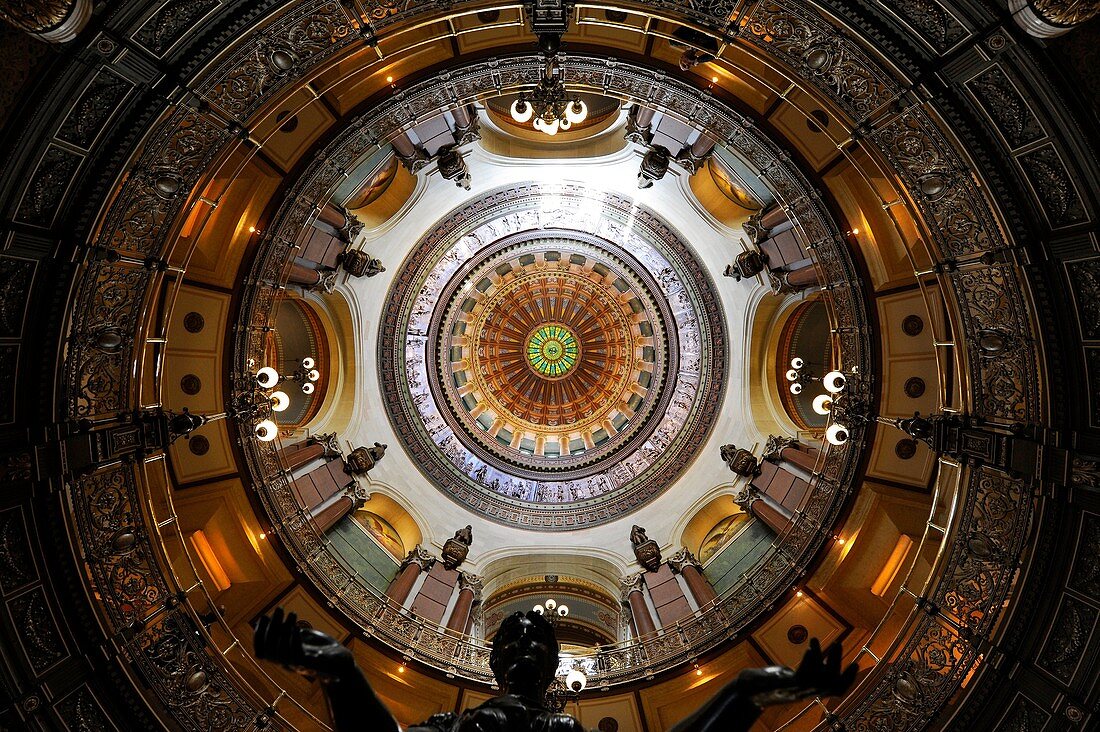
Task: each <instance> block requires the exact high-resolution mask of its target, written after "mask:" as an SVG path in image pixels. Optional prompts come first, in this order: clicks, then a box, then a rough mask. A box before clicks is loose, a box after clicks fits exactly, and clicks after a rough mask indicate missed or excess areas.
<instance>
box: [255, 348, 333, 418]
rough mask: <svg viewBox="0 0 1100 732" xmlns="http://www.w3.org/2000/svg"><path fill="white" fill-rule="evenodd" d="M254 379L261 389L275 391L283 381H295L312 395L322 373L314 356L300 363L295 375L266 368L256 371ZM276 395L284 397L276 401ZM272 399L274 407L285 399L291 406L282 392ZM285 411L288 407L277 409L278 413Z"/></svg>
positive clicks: (307, 357) (303, 390)
mask: <svg viewBox="0 0 1100 732" xmlns="http://www.w3.org/2000/svg"><path fill="white" fill-rule="evenodd" d="M254 378H255V379H256V383H257V384H258V385H259V387H260V388H261V389H273V388H274V387H275V386H276V385H278V384H279V383H280V382H282V381H286V380H293V381H297V382H298V383H299V384H301V388H302V392H303V393H305V394H312V393H313V392H314V391H316V388H317V387H316V386H315V384H316V382H317V381H320V379H321V372H320V371H319V370H318V369H317V361H316V359H314V358H313V357H312V356H306V357H305V358H303V359H302V360H301V361H299V362H298V368H296V369H294V373H293V374H290V375H289V376H284V375H282V374H280V373H279V372H278V371H276V370H275V369H273V368H271V367H270V366H264V367H263V368H261V369H258V370H257V371H256V373H255V375H254ZM276 394H282V397H280V398H278V399H276V396H275V395H276ZM271 398H272V405H275V404H281V403H282V402H283V399H284V398H286V402H287V406H289V404H290V401H289V398H287V396H286V394H285V393H284V392H281V391H279V392H275V393H273V394H272V395H271ZM284 409H286V406H284V407H282V408H281V409H280V408H278V407H275V411H276V412H281V411H283V410H284Z"/></svg>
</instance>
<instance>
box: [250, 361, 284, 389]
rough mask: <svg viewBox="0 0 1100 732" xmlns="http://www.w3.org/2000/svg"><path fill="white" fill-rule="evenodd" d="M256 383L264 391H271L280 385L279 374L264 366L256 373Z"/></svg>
mask: <svg viewBox="0 0 1100 732" xmlns="http://www.w3.org/2000/svg"><path fill="white" fill-rule="evenodd" d="M256 383H257V384H259V385H260V386H261V387H263V388H264V389H270V388H271V387H273V386H275V385H276V384H278V383H279V372H278V371H276V370H275V369H273V368H271V367H270V366H264V367H263V368H262V369H260V370H259V371H257V372H256Z"/></svg>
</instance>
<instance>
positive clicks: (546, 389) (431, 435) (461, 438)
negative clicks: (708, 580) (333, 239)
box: [379, 184, 726, 530]
mask: <svg viewBox="0 0 1100 732" xmlns="http://www.w3.org/2000/svg"><path fill="white" fill-rule="evenodd" d="M563 221H567V222H569V223H570V227H569V229H562V228H560V224H561V222H563ZM704 342H706V343H708V344H710V345H711V348H708V349H703V348H702V347H701V344H702V343H704ZM379 349H380V351H379V366H380V370H381V375H382V381H383V390H384V392H385V393H386V394H387V408H388V410H389V415H390V418H391V421H392V422H393V423H394V427H395V430H396V432H397V434H398V435H399V436H400V438H401V440H402V442H403V444H404V447H405V448H406V449H407V450H408V451H409V453H410V456H411V457H412V459H413V462H414V463H416V464H417V465H418V466H419V467H420V469H421V470H422V472H423V473H424V474H425V475H426V476H427V477H428V478H429V479H430V480H432V481H433V482H434V483H435V484H436V485H437V486H439V487H440V488H441V489H442V490H443V491H444V492H446V493H447V494H448V495H449V496H450V497H451V498H453V499H454V500H457V501H460V502H462V503H464V504H465V505H467V506H469V507H471V508H473V509H474V510H477V511H480V512H481V513H483V514H485V515H486V516H488V517H490V518H492V519H494V520H497V521H500V522H502V523H509V524H517V525H521V526H525V527H529V528H540V529H547V530H553V529H575V528H579V527H581V526H586V525H594V524H599V523H603V522H606V521H609V520H612V519H614V518H616V517H618V516H620V515H622V513H624V512H626V511H629V510H632V509H634V508H637V507H639V506H640V505H642V504H643V503H644V502H645V501H647V500H649V499H651V498H653V497H654V496H656V495H657V494H658V493H659V492H660V491H661V490H662V489H663V488H664V487H665V486H667V485H668V484H669V483H671V482H672V481H673V480H674V479H675V477H676V476H677V475H678V474H679V473H680V472H682V471H683V469H684V468H685V467H686V466H687V465H688V464H689V463H690V462H691V460H692V459H693V457H694V454H695V453H696V452H697V450H696V448H697V447H698V446H699V445H700V444H702V442H703V440H705V439H706V436H707V435H708V433H709V430H710V427H711V421H712V419H713V415H715V414H716V413H717V411H718V406H719V404H720V401H721V397H722V387H723V385H724V382H725V379H724V375H725V373H726V341H725V327H724V324H723V322H722V316H721V312H720V309H719V306H718V299H717V297H716V295H715V292H714V288H713V284H712V283H711V281H710V280H709V278H708V276H707V274H706V272H705V271H704V269H703V268H702V266H701V265H700V264H699V263H698V262H697V261H696V259H695V257H694V255H693V254H692V253H691V251H690V249H689V248H688V247H687V246H686V245H685V244H684V243H683V241H682V240H681V239H680V237H679V236H678V235H677V234H676V232H675V231H673V230H672V229H671V227H669V226H668V225H667V224H666V223H664V222H663V221H661V220H660V219H659V218H658V217H657V216H655V215H654V214H653V213H652V212H649V211H648V210H646V209H644V208H643V207H640V206H638V205H636V204H634V203H633V202H631V201H629V200H628V199H625V198H622V197H619V196H615V195H613V194H608V193H603V192H596V191H592V190H589V189H587V188H585V187H583V186H580V185H541V184H526V185H520V186H514V187H510V188H508V189H502V190H498V191H494V192H492V193H489V194H486V195H485V196H483V197H482V198H481V199H479V200H477V201H475V202H473V203H471V204H469V205H467V206H464V207H463V208H461V209H459V210H456V211H454V212H452V213H451V214H449V215H448V216H447V217H445V218H444V219H443V220H442V221H440V222H439V223H438V225H437V226H436V228H435V229H433V230H432V231H431V232H429V233H428V234H427V235H426V236H425V237H424V239H423V240H422V241H421V242H420V244H419V245H418V246H417V247H416V248H415V249H414V250H413V253H412V254H411V255H410V256H409V258H408V259H407V260H406V261H405V263H404V264H403V265H402V268H401V271H400V272H399V273H398V276H397V277H396V278H395V284H394V286H393V289H392V290H391V293H390V296H389V297H388V298H387V305H386V311H385V314H384V322H383V329H382V339H381V340H380V343H379Z"/></svg>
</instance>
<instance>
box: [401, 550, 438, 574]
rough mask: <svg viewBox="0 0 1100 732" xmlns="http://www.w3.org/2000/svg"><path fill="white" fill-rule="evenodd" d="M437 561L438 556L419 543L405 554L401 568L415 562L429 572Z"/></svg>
mask: <svg viewBox="0 0 1100 732" xmlns="http://www.w3.org/2000/svg"><path fill="white" fill-rule="evenodd" d="M435 563H436V558H435V557H434V556H432V554H431V553H430V552H429V551H428V550H427V549H425V548H424V547H422V546H420V545H419V544H417V545H416V546H415V547H413V549H412V551H410V552H409V553H408V554H406V555H405V559H404V560H403V561H402V562H401V567H400V569H404V568H405V567H407V566H409V565H410V564H415V565H416V566H418V567H420V569H421V570H422V571H424V572H427V571H428V570H430V569H431V568H432V565H433V564H435Z"/></svg>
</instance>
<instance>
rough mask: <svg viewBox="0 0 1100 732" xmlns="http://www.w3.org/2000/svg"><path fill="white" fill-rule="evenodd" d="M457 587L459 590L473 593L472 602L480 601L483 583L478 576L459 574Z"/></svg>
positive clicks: (466, 573)
mask: <svg viewBox="0 0 1100 732" xmlns="http://www.w3.org/2000/svg"><path fill="white" fill-rule="evenodd" d="M458 587H459V589H460V590H470V592H472V593H474V601H475V602H478V601H480V600H481V590H482V589H483V588H484V582H483V581H482V579H481V576H480V575H476V574H474V573H473V572H459V573H458Z"/></svg>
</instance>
